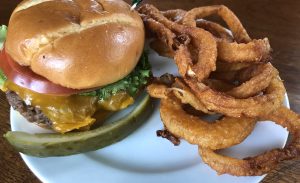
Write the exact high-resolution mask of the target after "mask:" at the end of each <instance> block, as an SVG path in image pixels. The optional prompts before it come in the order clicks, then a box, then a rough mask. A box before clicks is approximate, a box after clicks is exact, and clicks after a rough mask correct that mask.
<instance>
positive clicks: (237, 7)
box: [0, 0, 300, 183]
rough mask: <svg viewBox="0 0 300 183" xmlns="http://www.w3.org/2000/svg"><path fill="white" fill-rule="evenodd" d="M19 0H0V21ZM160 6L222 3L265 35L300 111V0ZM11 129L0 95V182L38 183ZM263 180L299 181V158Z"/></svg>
mask: <svg viewBox="0 0 300 183" xmlns="http://www.w3.org/2000/svg"><path fill="white" fill-rule="evenodd" d="M18 2H19V1H18V0H5V1H1V2H0V24H7V22H8V19H9V16H10V14H11V12H12V10H13V9H14V7H15V6H16V5H17V3H18ZM148 2H151V3H153V4H155V5H156V6H158V7H159V8H161V9H172V8H183V9H190V8H193V7H196V6H202V5H212V4H225V5H227V6H228V7H230V8H231V9H232V10H233V11H234V12H235V13H236V14H237V15H238V17H240V19H241V21H242V22H243V24H244V25H245V27H246V29H247V30H248V32H249V33H250V35H251V36H252V37H253V38H263V37H268V38H269V39H270V41H271V44H272V47H273V49H274V52H273V59H274V60H273V64H274V65H275V66H276V67H277V68H278V69H279V70H280V73H281V78H282V79H283V80H285V85H286V88H287V91H288V94H289V98H290V103H291V107H292V109H293V110H295V111H297V112H298V113H300V79H299V78H300V1H295V0H285V1H284V0H272V1H271V0H249V1H239V0H211V1H209V0H201V1H199V0H184V1H183V0H148ZM9 129H10V125H9V105H8V104H7V102H6V99H5V95H4V94H3V93H1V94H0V182H39V180H38V179H37V178H36V177H35V176H34V175H33V174H32V173H31V171H30V170H29V169H28V168H27V167H26V165H25V164H24V162H23V161H22V159H21V158H20V156H19V154H18V153H16V152H15V151H14V150H13V149H12V148H11V147H10V146H9V145H8V143H7V142H6V141H4V139H3V138H2V135H3V134H4V133H5V132H6V131H8V130H9ZM263 182H265V183H271V182H272V183H273V182H300V161H291V162H287V163H282V164H281V166H279V167H278V168H277V169H276V170H274V171H272V172H271V173H270V174H269V175H268V176H267V177H266V178H265V179H264V181H263Z"/></svg>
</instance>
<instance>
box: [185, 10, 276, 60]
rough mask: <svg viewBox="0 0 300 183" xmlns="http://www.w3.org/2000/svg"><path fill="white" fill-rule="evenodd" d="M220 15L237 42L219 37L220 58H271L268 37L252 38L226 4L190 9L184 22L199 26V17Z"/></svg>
mask: <svg viewBox="0 0 300 183" xmlns="http://www.w3.org/2000/svg"><path fill="white" fill-rule="evenodd" d="M213 14H217V15H219V16H220V17H221V18H222V19H223V20H224V21H225V22H226V24H227V25H228V27H229V29H230V30H231V32H232V34H233V37H234V39H235V40H236V41H237V42H229V41H228V40H225V39H218V40H217V41H218V59H220V60H222V61H226V62H261V61H263V62H265V61H269V60H270V58H271V57H270V52H271V46H270V44H269V40H268V39H267V38H265V39H262V40H252V39H251V38H250V36H249V35H248V33H247V31H246V30H245V28H244V26H243V25H242V23H241V22H240V20H239V19H238V18H237V17H236V15H235V14H234V13H233V12H232V11H231V10H230V9H228V8H227V7H226V6H223V5H218V6H205V7H199V8H194V9H192V10H190V11H188V12H187V13H186V14H185V16H184V18H183V19H182V22H183V24H184V25H189V26H192V27H197V19H199V18H204V17H207V16H210V15H213Z"/></svg>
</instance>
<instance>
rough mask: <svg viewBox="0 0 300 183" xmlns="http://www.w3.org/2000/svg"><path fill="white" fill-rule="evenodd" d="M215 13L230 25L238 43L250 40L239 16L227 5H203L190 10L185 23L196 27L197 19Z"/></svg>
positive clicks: (184, 19)
mask: <svg viewBox="0 0 300 183" xmlns="http://www.w3.org/2000/svg"><path fill="white" fill-rule="evenodd" d="M213 14H217V15H219V16H220V17H221V18H222V19H223V20H224V21H225V22H226V24H227V25H228V27H229V29H230V30H231V32H232V34H233V37H234V38H235V40H236V41H237V42H238V43H245V42H250V41H251V38H250V36H249V35H248V33H247V31H246V29H245V28H244V26H243V25H242V23H241V22H240V20H239V19H238V18H237V16H236V15H235V14H234V13H233V12H232V11H231V10H230V9H228V8H227V7H226V6H224V5H216V6H203V7H199V8H194V9H192V10H190V11H188V12H187V13H186V14H185V16H184V17H183V20H182V22H183V24H184V25H189V26H192V27H196V26H197V23H196V20H197V19H200V18H204V17H207V16H210V15H213Z"/></svg>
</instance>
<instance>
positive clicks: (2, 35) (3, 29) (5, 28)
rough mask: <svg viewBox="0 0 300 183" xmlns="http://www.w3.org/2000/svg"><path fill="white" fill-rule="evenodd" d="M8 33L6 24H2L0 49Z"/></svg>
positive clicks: (0, 28)
mask: <svg viewBox="0 0 300 183" xmlns="http://www.w3.org/2000/svg"><path fill="white" fill-rule="evenodd" d="M6 33H7V27H6V25H1V26H0V50H1V49H2V47H3V43H4V41H5V39H6Z"/></svg>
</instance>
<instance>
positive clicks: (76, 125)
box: [3, 81, 134, 133]
mask: <svg viewBox="0 0 300 183" xmlns="http://www.w3.org/2000/svg"><path fill="white" fill-rule="evenodd" d="M3 90H11V91H14V92H16V93H17V94H18V95H19V96H20V98H22V100H23V101H24V102H25V103H26V104H27V105H31V106H34V107H37V108H39V109H41V111H42V112H43V113H44V114H45V115H46V116H47V117H48V118H49V119H50V120H51V121H52V123H53V124H52V128H53V130H55V131H57V132H59V133H66V132H69V131H72V130H78V129H79V130H88V129H89V128H90V126H91V125H92V124H94V122H95V121H96V118H95V117H93V115H94V114H95V113H96V112H97V113H99V110H104V111H118V110H121V109H124V108H126V107H128V106H129V105H131V104H133V102H134V100H133V98H132V97H131V96H129V95H128V94H127V93H125V92H120V93H118V94H116V95H113V96H112V97H111V98H109V99H107V100H105V101H99V100H98V99H97V97H93V96H80V95H71V96H53V95H46V94H39V93H36V92H33V91H31V90H28V89H26V88H22V87H20V86H18V85H16V84H14V83H13V82H11V81H6V82H5V84H4V89H3ZM103 114H106V113H105V112H104V113H103ZM98 116H99V115H98ZM103 116H106V115H103ZM100 118H101V117H100ZM103 118H104V117H103Z"/></svg>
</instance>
